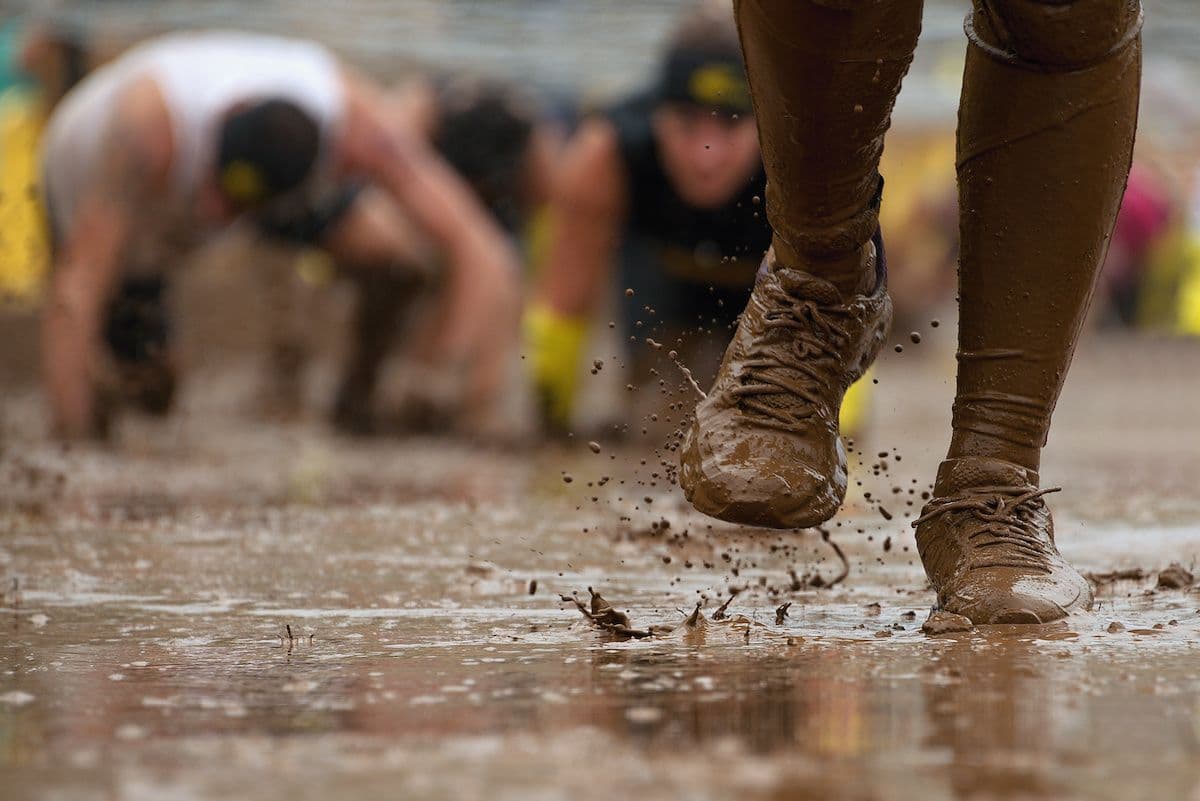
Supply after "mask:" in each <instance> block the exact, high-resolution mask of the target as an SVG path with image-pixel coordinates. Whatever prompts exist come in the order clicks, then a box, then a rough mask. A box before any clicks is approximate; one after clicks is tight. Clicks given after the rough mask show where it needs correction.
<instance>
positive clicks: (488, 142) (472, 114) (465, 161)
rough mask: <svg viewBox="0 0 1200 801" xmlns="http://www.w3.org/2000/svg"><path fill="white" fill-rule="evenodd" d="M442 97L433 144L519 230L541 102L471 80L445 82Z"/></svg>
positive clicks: (495, 84)
mask: <svg viewBox="0 0 1200 801" xmlns="http://www.w3.org/2000/svg"><path fill="white" fill-rule="evenodd" d="M439 95H440V106H441V108H440V112H441V113H440V119H439V123H438V125H437V129H436V132H435V134H434V137H433V140H434V146H435V147H436V148H437V149H438V152H440V153H441V154H442V156H444V157H445V159H446V161H448V162H449V163H450V165H451V166H453V167H454V168H455V170H457V171H458V173H459V174H460V175H461V176H462V177H463V178H464V179H465V180H466V182H467V183H468V184H469V185H470V187H471V188H472V189H474V190H475V192H476V194H477V195H479V198H480V200H482V201H483V204H484V206H486V207H487V208H488V209H489V210H490V211H491V212H492V213H493V214H495V215H496V217H497V218H498V219H499V220H500V222H501V223H502V224H503V225H505V226H506V227H509V228H515V227H516V226H517V225H519V223H520V220H521V218H522V216H523V214H524V212H525V209H524V206H525V204H526V199H525V198H524V197H523V194H524V193H523V190H524V189H525V186H526V180H525V178H526V175H525V173H526V171H527V169H528V168H529V166H530V164H529V162H530V147H531V142H532V139H533V135H534V128H535V125H536V123H537V116H538V110H537V107H536V105H535V104H534V103H533V101H532V100H530V99H528V98H525V97H523V96H522V95H521V94H520V93H518V92H517V91H516V90H515V89H513V88H511V87H509V86H507V85H504V84H501V83H498V82H494V81H482V80H476V79H471V78H458V79H455V80H451V81H448V82H446V83H445V85H444V86H442V87H441V91H440V93H439Z"/></svg>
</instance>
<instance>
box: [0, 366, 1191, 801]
mask: <svg viewBox="0 0 1200 801" xmlns="http://www.w3.org/2000/svg"><path fill="white" fill-rule="evenodd" d="M1104 364H1105V363H1104V362H1101V363H1100V364H1099V365H1098V366H1092V367H1090V368H1088V367H1085V370H1084V375H1085V380H1087V381H1088V382H1089V388H1088V389H1089V392H1088V393H1086V394H1087V397H1084V395H1083V394H1081V395H1079V396H1078V400H1073V399H1072V396H1068V397H1067V398H1066V399H1064V405H1063V407H1060V412H1059V413H1060V419H1061V421H1062V422H1061V423H1060V427H1059V429H1057V430H1056V435H1057V436H1059V439H1058V440H1057V441H1058V442H1060V443H1062V444H1061V445H1060V446H1059V449H1058V450H1057V451H1055V450H1052V452H1051V454H1050V455H1049V456H1048V460H1047V461H1048V465H1047V470H1046V472H1047V473H1048V475H1049V477H1050V480H1053V481H1055V482H1056V483H1063V484H1065V485H1067V486H1068V489H1069V491H1068V492H1065V493H1062V494H1061V499H1060V496H1056V497H1055V499H1054V502H1053V508H1054V509H1055V512H1056V516H1057V522H1058V531H1059V535H1058V536H1059V541H1060V543H1061V545H1062V548H1063V550H1064V552H1065V553H1066V555H1067V556H1068V558H1070V559H1071V560H1073V561H1074V562H1076V563H1077V564H1078V565H1079V566H1080V567H1081V568H1082V569H1084V570H1085V571H1088V572H1091V573H1093V574H1096V576H1097V581H1098V583H1099V584H1100V591H1099V594H1098V598H1099V604H1098V607H1097V609H1096V610H1095V611H1094V612H1093V613H1091V614H1089V615H1081V616H1076V617H1073V618H1071V619H1070V620H1068V621H1067V622H1065V623H1060V624H1055V625H1050V626H1044V627H1027V628H1013V627H993V628H989V629H976V630H974V631H969V632H952V633H948V634H944V635H941V636H937V637H930V636H927V635H926V634H924V633H922V631H921V624H922V623H923V622H924V620H925V617H926V615H927V613H928V610H929V606H930V603H931V602H932V600H933V599H932V596H931V594H930V593H929V592H928V591H927V590H926V588H925V582H924V577H923V574H922V571H921V567H920V564H919V562H918V561H917V560H916V556H915V549H914V548H913V543H912V537H911V530H910V529H909V528H908V525H907V524H908V521H909V520H911V519H912V516H913V514H914V510H915V508H919V504H920V492H921V491H922V490H923V488H924V483H925V482H927V480H928V476H930V475H931V474H932V466H933V465H934V464H936V459H937V456H938V454H937V449H938V448H940V447H941V446H942V440H941V439H940V426H941V425H942V421H941V419H940V418H937V417H935V416H933V415H932V414H931V413H930V412H929V411H928V408H927V407H928V404H933V403H936V402H938V401H937V399H936V398H934V399H932V400H930V399H929V398H928V396H927V397H926V398H924V399H921V401H920V403H917V402H915V401H912V402H909V403H908V405H905V404H904V402H903V400H901V401H893V400H892V399H891V396H887V400H886V401H881V402H880V403H881V406H880V408H879V410H878V417H879V419H878V420H877V423H878V424H879V427H880V429H885V428H886V429H887V430H895V431H900V432H903V433H902V435H901V436H896V437H892V438H887V439H884V438H882V436H878V435H877V436H876V437H874V438H873V439H872V441H871V442H870V443H869V444H867V443H864V444H863V447H862V452H863V453H864V454H866V457H865V459H864V464H863V466H862V467H861V468H860V470H859V471H858V476H859V477H860V478H861V480H862V481H863V484H862V485H861V486H858V485H855V487H854V489H853V492H852V496H851V498H850V502H849V505H848V507H847V510H846V513H845V514H844V515H843V516H842V517H841V518H839V519H838V520H837V521H835V522H834V523H833V524H831V525H830V527H829V528H828V529H827V535H828V536H827V537H823V536H822V535H821V534H820V533H818V532H811V531H810V532H799V533H796V532H764V531H758V530H750V529H741V528H736V527H727V526H722V525H720V524H716V523H714V522H713V521H709V520H706V519H704V518H702V517H700V516H698V515H695V514H694V513H692V512H690V511H689V510H688V509H687V508H686V507H685V506H684V504H683V503H682V502H681V501H680V499H679V498H678V496H677V493H676V492H674V489H673V487H672V486H671V484H670V481H669V480H663V477H662V476H659V477H657V478H656V477H654V476H652V475H651V473H653V472H654V471H656V469H657V467H656V465H657V464H658V463H657V461H656V458H655V457H654V456H653V454H652V453H650V451H651V450H652V449H648V448H643V449H641V450H639V446H638V444H637V443H636V442H635V443H633V444H629V443H626V444H623V445H613V444H610V443H603V448H602V450H601V452H600V453H596V452H594V451H593V450H592V449H591V448H590V447H588V446H587V445H586V443H585V442H580V443H578V445H577V446H573V447H565V446H547V447H544V448H541V449H537V450H535V451H532V452H529V453H524V454H520V455H517V456H514V455H513V454H508V453H500V452H490V451H483V450H476V449H472V448H469V447H466V446H462V445H456V444H447V443H444V442H435V441H428V442H422V441H411V442H390V443H388V442H385V443H365V444H364V443H359V442H346V441H343V440H338V439H335V438H332V437H330V436H329V435H328V434H327V433H325V432H324V431H323V430H322V429H321V427H320V426H317V425H315V424H306V425H297V426H293V427H264V426H261V425H259V424H254V423H253V422H252V421H250V422H247V421H239V420H238V419H236V418H235V419H234V420H233V421H232V422H231V421H230V419H229V418H228V416H226V415H222V414H215V413H209V412H205V411H204V410H203V409H199V410H195V411H193V412H192V413H190V414H188V415H185V416H184V417H183V419H182V420H181V421H179V422H178V423H175V424H172V426H171V427H169V428H166V429H155V428H145V429H136V431H135V433H137V434H138V437H137V438H135V439H131V440H130V441H129V442H128V444H126V445H125V446H123V447H122V448H121V449H119V450H117V451H115V452H110V453H104V452H96V451H73V452H69V453H65V454H64V453H63V452H62V451H61V450H60V449H58V448H57V447H55V446H50V445H48V444H46V443H44V442H42V441H41V440H39V439H37V438H36V437H33V436H32V435H31V436H30V438H29V439H28V440H27V441H21V442H18V443H17V445H18V446H19V447H13V446H12V444H11V443H10V445H9V448H8V450H7V451H6V452H5V456H4V459H5V463H4V465H3V468H4V469H5V470H9V469H19V471H21V473H20V474H21V476H22V478H21V480H20V481H18V482H9V483H8V484H6V487H8V489H7V490H6V491H5V492H4V494H3V495H0V505H2V507H3V511H2V513H0V591H2V592H3V593H4V595H3V598H2V599H0V776H2V777H3V781H2V782H0V797H3V798H4V799H8V798H12V799H47V800H49V799H60V798H71V799H92V798H97V799H173V798H180V799H219V798H255V799H289V801H295V799H317V798H320V799H328V798H331V797H332V798H344V799H374V798H380V797H397V798H429V799H476V798H478V799H484V798H486V799H489V800H490V801H504V799H510V798H511V799H521V800H522V801H527V800H528V799H540V798H547V799H551V798H555V799H557V798H571V799H593V798H595V799H605V801H611V799H612V798H613V797H614V796H618V797H619V796H620V795H626V796H629V797H634V798H638V799H656V798H688V799H709V798H712V799H718V798H739V799H759V798H763V799H784V798H787V799H793V798H799V799H804V798H813V799H856V800H857V799H909V798H911V799H923V800H924V799H943V798H946V799H949V798H1014V799H1015V798H1048V799H1049V798H1053V799H1063V798H1066V799H1072V798H1079V799H1084V798H1088V799H1092V798H1105V799H1107V798H1112V799H1127V798H1145V797H1162V798H1179V799H1195V798H1200V724H1198V723H1197V721H1198V720H1200V593H1197V590H1196V588H1195V586H1191V587H1187V586H1167V587H1162V588H1160V587H1159V575H1160V572H1161V571H1163V570H1164V569H1166V568H1168V567H1169V566H1170V565H1171V563H1173V562H1179V563H1181V565H1182V566H1183V567H1184V568H1188V569H1190V570H1191V571H1192V572H1193V573H1194V572H1195V560H1196V558H1197V556H1198V555H1200V524H1197V522H1196V521H1197V520H1200V509H1197V505H1196V503H1195V500H1194V496H1192V495H1190V494H1188V493H1187V492H1183V491H1181V490H1180V489H1179V488H1180V487H1182V486H1183V484H1182V483H1180V482H1181V481H1182V479H1180V478H1179V477H1181V476H1185V475H1189V474H1194V473H1191V472H1190V471H1192V470H1193V468H1194V467H1195V458H1196V457H1195V455H1194V454H1192V453H1191V452H1190V449H1187V448H1182V447H1172V445H1171V442H1172V440H1170V439H1168V438H1166V437H1165V436H1162V435H1161V434H1160V431H1161V427H1162V426H1165V425H1167V423H1168V422H1169V421H1167V420H1165V419H1164V418H1165V417H1169V412H1170V410H1171V409H1175V410H1176V411H1177V412H1179V413H1180V416H1179V417H1177V418H1176V419H1175V425H1176V426H1177V427H1178V430H1192V431H1194V425H1195V423H1194V421H1192V420H1191V418H1190V416H1187V415H1190V412H1189V411H1187V410H1188V409H1190V405H1188V404H1183V403H1180V404H1179V405H1178V406H1177V407H1176V406H1169V405H1168V408H1167V412H1164V411H1163V409H1162V407H1161V406H1160V407H1159V410H1158V411H1159V414H1157V415H1154V414H1145V415H1141V416H1139V415H1138V414H1130V415H1129V419H1131V420H1134V421H1135V422H1136V421H1137V420H1139V419H1140V420H1143V421H1144V425H1145V427H1146V428H1144V429H1143V430H1133V431H1130V430H1128V429H1125V430H1122V431H1120V432H1116V433H1113V431H1112V430H1109V432H1110V433H1109V434H1107V435H1106V436H1108V437H1109V439H1108V440H1107V441H1106V442H1097V441H1095V439H1096V438H1095V437H1094V436H1090V435H1089V430H1094V429H1095V424H1096V419H1095V416H1094V415H1095V413H1094V412H1089V411H1088V409H1091V408H1092V404H1091V402H1090V400H1089V398H1094V397H1095V396H1096V395H1097V393H1099V394H1100V395H1104V396H1106V397H1107V395H1106V394H1105V393H1112V394H1113V395H1114V396H1116V397H1121V395H1120V393H1121V389H1120V387H1121V386H1123V385H1124V384H1126V383H1128V376H1127V372H1128V370H1127V367H1126V366H1125V360H1124V359H1119V358H1114V361H1113V369H1111V370H1109V369H1106V368H1105V366H1104ZM1117 368H1119V369H1117ZM938 370H940V368H937V367H935V368H929V369H927V370H926V374H925V375H924V376H923V380H927V381H929V380H932V379H934V378H936V377H937V375H939V373H938V372H937V371H938ZM931 371H932V377H931V375H930V372H931ZM915 380H916V378H912V377H910V375H909V371H908V370H906V371H904V372H903V373H901V372H899V371H895V372H892V373H888V372H887V370H886V369H885V370H884V371H882V372H881V386H883V387H888V386H889V384H890V385H891V386H892V387H894V388H895V391H896V393H897V395H898V396H901V397H902V398H903V397H916V396H915V393H909V392H908V391H907V388H908V384H907V383H906V382H909V381H915ZM945 389H946V390H947V391H948V387H946V388H945ZM1072 403H1075V404H1076V405H1075V406H1074V407H1073V406H1072ZM18 412H19V410H18ZM1188 426H1193V428H1190V429H1189V428H1187V427H1188ZM1156 438H1157V439H1156ZM1147 442H1158V443H1159V445H1160V446H1161V447H1159V446H1155V450H1154V452H1153V453H1148V454H1143V453H1142V450H1141V448H1142V447H1143V446H1144V445H1145V444H1146V443H1147ZM1139 443H1140V444H1139ZM1114 450H1115V451H1117V452H1119V453H1125V454H1126V457H1127V458H1126V459H1125V460H1124V461H1123V462H1122V461H1120V460H1117V459H1113V460H1112V461H1111V462H1106V461H1105V460H1104V459H1102V458H1098V454H1102V453H1110V452H1112V451H1114ZM15 453H19V454H20V456H19V459H18V458H17V457H16V456H14V454H15ZM885 453H886V454H887V456H886V457H885V456H883V455H882V454H885ZM896 455H901V456H902V459H900V460H898V459H896ZM610 456H611V457H614V458H609V457H610ZM643 459H645V461H646V462H647V463H646V464H645V465H643V464H642V460H643ZM880 461H886V462H887V463H888V464H887V467H886V469H879V463H880ZM18 462H19V464H18ZM1155 462H1156V463H1157V464H1158V465H1159V466H1160V467H1164V466H1165V467H1166V468H1169V469H1168V470H1167V473H1168V475H1167V477H1166V478H1165V479H1164V481H1163V482H1155V481H1153V480H1151V479H1149V478H1136V477H1133V478H1131V476H1135V472H1134V471H1132V470H1131V468H1130V465H1133V466H1134V467H1137V466H1138V465H1148V464H1151V463H1155ZM1118 465H1121V466H1120V467H1118ZM30 470H32V471H33V472H30ZM564 474H565V475H570V476H571V477H572V481H571V482H569V483H567V482H565V481H564V480H563V477H564ZM59 475H62V476H65V478H64V479H63V480H61V481H60V480H59V479H58V478H56V476H59ZM1136 475H1142V472H1136ZM605 476H608V480H607V481H605V482H604V483H603V484H601V479H603V478H604V477H605ZM1177 479H1179V480H1178V481H1177ZM651 482H654V483H653V484H652V483H651ZM589 484H590V486H589ZM897 487H899V488H900V489H899V491H894V490H895V489H896V488H897ZM1115 488H1120V491H1119V492H1118V491H1116V489H1115ZM910 490H911V493H910ZM868 493H870V497H868V495H867V494H868ZM593 498H595V499H596V500H594V501H593V500H592V499H593ZM647 498H648V499H650V500H649V502H648V501H647ZM910 500H911V501H912V502H913V504H912V505H911V506H910V505H909V503H908V502H909V501H910ZM880 506H883V507H884V508H886V509H888V512H889V515H890V516H891V517H890V519H889V518H888V517H885V516H884V515H882V514H881V513H880V511H879V507H880ZM833 544H836V545H837V546H838V548H839V549H840V550H841V552H842V554H843V556H844V561H843V559H842V558H841V557H839V555H838V554H837V552H836V551H835V549H834V548H833ZM844 568H848V572H846V575H845V578H844V580H836V579H838V578H839V576H840V575H841V574H842V572H843V569H844ZM1172 581H1174V583H1175V584H1178V580H1171V581H1168V584H1170V583H1172ZM14 582H15V583H14ZM830 585H832V586H830ZM589 587H590V588H592V589H594V590H595V591H597V592H599V593H600V594H601V596H602V597H603V598H604V599H605V600H606V601H607V602H608V604H609V605H610V606H611V608H612V609H613V610H614V611H615V612H618V613H620V615H622V616H624V618H625V621H626V622H627V623H628V626H627V628H629V629H632V630H636V631H639V632H641V631H645V632H648V633H651V634H653V635H654V636H645V637H642V636H638V637H631V636H628V635H627V634H626V633H625V632H622V631H617V630H613V629H612V628H610V627H606V626H603V625H596V622H595V621H594V620H592V619H589V616H585V615H583V614H581V612H580V609H579V608H577V606H576V605H575V603H574V601H573V600H569V599H570V597H571V596H575V597H577V598H578V599H579V601H580V602H581V603H582V604H583V605H584V607H585V608H586V609H587V610H588V611H589V612H593V611H594V609H593V607H592V605H591V596H590V595H589V593H588V588H589ZM564 596H566V597H567V598H568V600H564V599H563V597H564ZM731 596H732V600H731ZM723 604H724V607H723V608H722V605H723ZM697 607H699V609H700V614H702V615H703V616H704V623H703V625H700V624H699V622H698V621H699V618H692V625H689V624H688V619H689V617H692V616H693V615H694V614H695V610H696V609H697ZM781 609H782V610H783V613H782V614H781V613H780V610H781ZM601 611H603V609H601Z"/></svg>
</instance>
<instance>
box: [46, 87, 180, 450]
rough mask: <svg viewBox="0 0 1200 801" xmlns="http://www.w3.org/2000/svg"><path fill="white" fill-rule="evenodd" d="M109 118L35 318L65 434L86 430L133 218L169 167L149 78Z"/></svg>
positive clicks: (161, 114)
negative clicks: (97, 164) (94, 170)
mask: <svg viewBox="0 0 1200 801" xmlns="http://www.w3.org/2000/svg"><path fill="white" fill-rule="evenodd" d="M114 120H115V122H114V123H113V125H112V126H111V127H110V129H109V130H108V131H106V132H105V133H104V134H103V136H104V146H103V149H102V152H101V156H100V157H101V158H102V159H103V161H102V166H101V169H100V170H99V172H98V174H97V176H96V177H95V179H94V181H93V182H92V184H91V185H90V186H88V187H87V188H85V190H84V196H83V197H82V198H81V199H80V201H79V203H78V204H77V211H76V214H75V217H74V219H73V220H67V221H64V224H65V226H66V228H67V231H66V240H65V241H64V242H62V243H61V246H60V248H59V250H58V252H57V254H56V257H55V263H54V268H53V275H52V277H51V279H50V287H49V293H48V297H47V303H46V307H45V310H44V313H43V318H42V368H43V376H44V379H45V381H46V389H47V392H48V394H49V402H50V410H51V415H52V421H53V425H54V429H55V431H56V432H57V433H58V434H59V435H60V436H64V437H83V436H87V435H89V434H90V433H92V430H91V429H92V423H93V412H94V408H95V387H94V379H95V372H96V367H97V365H98V364H99V361H100V358H101V355H102V351H101V348H100V344H101V343H100V338H101V331H102V330H103V326H104V319H103V317H104V313H105V309H106V306H107V304H108V301H109V298H110V296H111V295H112V291H113V288H114V286H115V285H116V282H117V277H118V275H119V274H120V270H121V257H122V254H123V252H124V250H125V246H126V243H127V242H128V241H129V239H130V237H131V234H132V231H133V225H134V222H135V221H136V220H137V219H138V218H139V216H141V215H143V214H151V213H153V203H154V198H155V197H157V196H158V195H159V194H160V193H161V190H162V189H163V187H164V186H165V185H166V180H167V176H168V174H169V169H170V160H171V150H170V149H171V139H170V134H169V127H168V126H169V120H168V118H167V117H166V116H165V108H164V107H163V105H162V101H161V96H160V95H159V94H158V92H157V89H156V88H155V87H154V86H153V85H151V84H148V83H143V84H138V85H135V86H134V87H133V88H132V89H131V90H130V91H129V93H128V94H126V95H125V96H123V97H122V98H121V99H120V100H119V101H118V108H117V109H116V110H115V113H114ZM51 157H53V154H51Z"/></svg>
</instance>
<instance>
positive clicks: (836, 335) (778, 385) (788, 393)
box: [733, 285, 850, 431]
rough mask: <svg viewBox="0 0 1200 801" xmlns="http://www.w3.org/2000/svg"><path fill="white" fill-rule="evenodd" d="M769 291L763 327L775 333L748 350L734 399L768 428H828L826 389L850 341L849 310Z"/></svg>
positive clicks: (829, 414)
mask: <svg viewBox="0 0 1200 801" xmlns="http://www.w3.org/2000/svg"><path fill="white" fill-rule="evenodd" d="M765 289H766V292H767V293H768V301H769V304H770V305H769V308H770V311H768V312H766V313H765V314H764V316H763V323H764V326H765V327H766V328H767V329H768V330H769V331H770V330H773V331H775V332H777V333H776V335H775V336H765V337H762V338H761V339H759V340H758V341H756V342H754V344H753V345H751V346H750V348H749V350H748V351H747V353H746V358H745V359H744V360H743V361H742V368H743V369H742V372H741V374H740V376H739V384H738V386H736V387H734V389H733V396H734V397H735V398H737V400H738V404H739V405H740V406H741V408H742V410H743V411H745V412H747V413H750V414H754V415H756V416H757V417H758V418H760V423H761V424H762V425H765V426H767V427H770V428H778V429H782V430H785V431H792V430H795V428H796V427H797V426H799V425H801V424H803V423H805V422H806V421H809V420H811V419H813V418H817V419H820V420H823V421H824V422H826V423H830V422H831V420H832V419H833V417H834V415H835V413H836V410H834V409H832V408H830V406H831V404H830V398H828V397H827V396H828V387H829V385H830V382H831V380H832V379H831V375H832V374H834V373H836V371H837V370H838V369H839V368H840V366H841V361H842V350H843V349H844V348H845V346H846V344H847V343H848V341H849V338H850V337H849V334H848V333H847V331H846V328H845V323H844V318H846V317H848V316H849V314H850V311H849V309H848V308H847V307H846V306H823V305H821V304H820V303H819V302H818V301H816V300H814V299H812V298H806V297H802V296H799V295H794V294H792V293H789V292H787V291H786V290H784V289H783V288H782V287H779V286H777V285H775V286H768V287H766V288H765Z"/></svg>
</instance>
